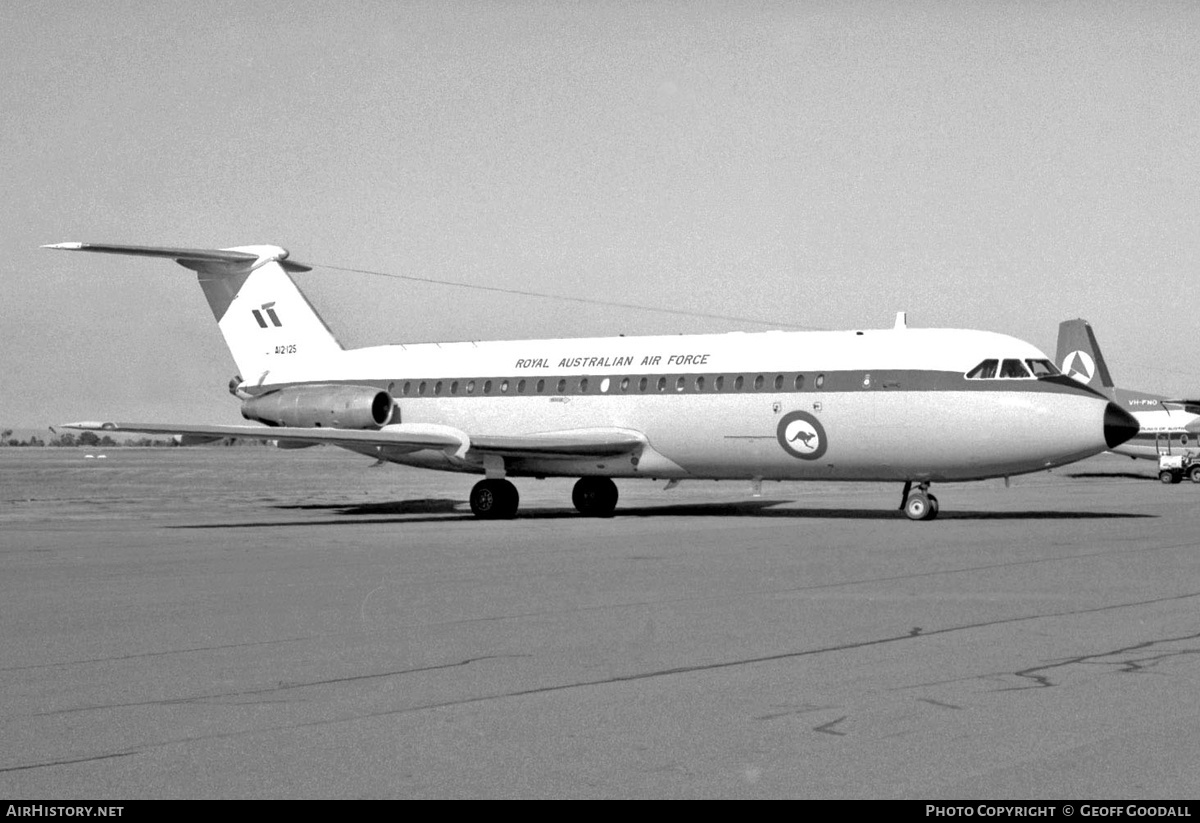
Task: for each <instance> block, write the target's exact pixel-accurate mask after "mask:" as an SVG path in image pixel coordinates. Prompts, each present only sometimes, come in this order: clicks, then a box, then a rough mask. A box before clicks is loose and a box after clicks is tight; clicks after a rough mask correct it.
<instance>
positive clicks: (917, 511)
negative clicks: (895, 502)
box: [900, 480, 938, 520]
mask: <svg viewBox="0 0 1200 823" xmlns="http://www.w3.org/2000/svg"><path fill="white" fill-rule="evenodd" d="M912 485H913V484H912V481H911V480H908V481H906V482H905V483H904V493H903V494H902V495H901V496H900V510H901V511H903V512H904V516H905V517H907V518H908V519H909V520H932V519H933V518H935V517H937V516H938V500H937V498H936V497H934V496H933V495H932V494H930V493H929V483H928V482H922V483H919V484H917V490H916V491H913V490H912Z"/></svg>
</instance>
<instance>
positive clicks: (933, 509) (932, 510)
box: [925, 494, 940, 520]
mask: <svg viewBox="0 0 1200 823" xmlns="http://www.w3.org/2000/svg"><path fill="white" fill-rule="evenodd" d="M926 496H927V497H928V498H929V516H928V517H926V518H925V519H926V520H933V519H935V518H936V517H937V516H938V511H939V510H940V509H939V507H938V499H937V498H936V497H934V496H933V495H932V494H930V495H926Z"/></svg>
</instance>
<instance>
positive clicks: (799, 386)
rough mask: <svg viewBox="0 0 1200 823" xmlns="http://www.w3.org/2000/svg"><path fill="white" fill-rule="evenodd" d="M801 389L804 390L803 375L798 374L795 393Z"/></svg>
mask: <svg viewBox="0 0 1200 823" xmlns="http://www.w3.org/2000/svg"><path fill="white" fill-rule="evenodd" d="M802 388H804V375H802V374H798V375H796V391H800V390H801V389H802Z"/></svg>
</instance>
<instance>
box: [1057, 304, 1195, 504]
mask: <svg viewBox="0 0 1200 823" xmlns="http://www.w3.org/2000/svg"><path fill="white" fill-rule="evenodd" d="M1055 359H1057V360H1058V364H1059V368H1060V369H1062V371H1063V373H1064V374H1066V375H1068V376H1070V377H1074V378H1075V379H1076V380H1078V381H1079V382H1080V383H1082V384H1084V385H1086V386H1088V387H1090V388H1093V389H1095V390H1096V391H1098V392H1100V393H1101V394H1103V395H1104V396H1105V397H1108V398H1109V399H1110V400H1112V401H1113V402H1114V403H1116V404H1117V405H1118V406H1120V407H1121V408H1122V409H1124V410H1125V411H1128V412H1129V413H1130V414H1132V415H1133V416H1134V418H1136V419H1137V421H1138V425H1139V426H1140V428H1141V430H1140V431H1139V432H1138V433H1137V434H1136V435H1134V436H1133V437H1132V438H1130V439H1129V440H1127V441H1125V442H1124V443H1122V444H1120V445H1119V446H1116V447H1114V448H1112V449H1110V451H1112V452H1114V453H1116V454H1123V455H1126V456H1128V457H1133V458H1142V459H1146V460H1158V461H1160V464H1161V463H1162V462H1163V461H1162V458H1164V457H1167V458H1170V457H1182V458H1184V463H1185V465H1181V466H1179V467H1178V468H1174V467H1172V468H1167V467H1166V464H1163V466H1164V467H1163V468H1162V471H1161V472H1160V475H1159V476H1160V478H1162V480H1163V482H1164V483H1167V482H1179V480H1180V478H1181V476H1182V474H1184V473H1185V471H1186V474H1187V475H1188V477H1189V478H1190V479H1191V480H1192V481H1194V482H1196V483H1200V463H1197V464H1196V465H1190V464H1191V463H1192V461H1193V460H1200V400H1194V399H1187V398H1172V397H1167V396H1166V395H1162V394H1150V393H1148V392H1141V391H1132V390H1130V389H1121V388H1117V387H1116V385H1114V383H1113V379H1112V375H1111V374H1110V373H1109V371H1108V364H1106V363H1105V362H1104V355H1103V354H1101V353H1100V344H1099V343H1098V342H1096V335H1095V333H1094V332H1093V331H1092V327H1091V325H1090V324H1089V323H1088V322H1087V321H1086V320H1080V319H1076V320H1064V321H1063V322H1062V323H1060V324H1059V325H1058V351H1057V353H1056V354H1055ZM1172 466H1173V464H1172Z"/></svg>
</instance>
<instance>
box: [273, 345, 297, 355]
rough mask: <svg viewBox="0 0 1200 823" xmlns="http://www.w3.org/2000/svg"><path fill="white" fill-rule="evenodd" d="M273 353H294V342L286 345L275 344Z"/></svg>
mask: <svg viewBox="0 0 1200 823" xmlns="http://www.w3.org/2000/svg"><path fill="white" fill-rule="evenodd" d="M275 353H276V354H295V353H296V344H295V343H289V344H288V345H286V346H276V347H275Z"/></svg>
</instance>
